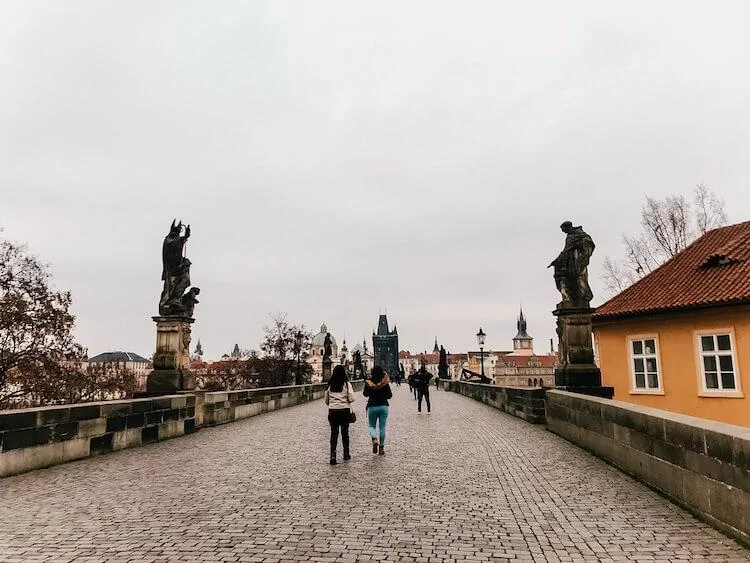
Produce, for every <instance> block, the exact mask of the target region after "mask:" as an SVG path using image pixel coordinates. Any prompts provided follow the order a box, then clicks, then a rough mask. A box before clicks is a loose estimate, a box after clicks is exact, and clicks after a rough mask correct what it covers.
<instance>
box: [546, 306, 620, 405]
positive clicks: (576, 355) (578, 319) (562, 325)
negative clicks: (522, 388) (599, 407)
mask: <svg viewBox="0 0 750 563" xmlns="http://www.w3.org/2000/svg"><path fill="white" fill-rule="evenodd" d="M595 310H596V309H592V308H591V307H589V304H588V303H571V302H563V303H559V304H558V306H557V309H555V310H554V311H553V312H552V314H553V315H555V316H556V317H557V335H558V338H559V343H558V350H559V356H560V366H559V367H557V368H555V386H556V387H557V388H558V389H563V390H565V391H571V392H573V393H583V394H585V395H595V396H597V397H604V398H607V399H611V398H612V397H613V395H614V388H613V387H602V373H601V370H600V369H599V368H598V367H597V366H596V364H595V363H594V346H593V343H592V341H591V333H592V328H591V315H592V313H593V312H594V311H595Z"/></svg>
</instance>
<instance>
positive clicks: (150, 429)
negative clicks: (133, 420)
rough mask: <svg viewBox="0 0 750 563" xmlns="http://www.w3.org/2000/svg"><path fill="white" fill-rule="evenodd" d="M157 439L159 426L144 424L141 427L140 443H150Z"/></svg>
mask: <svg viewBox="0 0 750 563" xmlns="http://www.w3.org/2000/svg"><path fill="white" fill-rule="evenodd" d="M158 441H159V426H157V425H154V426H144V427H143V428H141V443H142V444H152V443H154V442H158Z"/></svg>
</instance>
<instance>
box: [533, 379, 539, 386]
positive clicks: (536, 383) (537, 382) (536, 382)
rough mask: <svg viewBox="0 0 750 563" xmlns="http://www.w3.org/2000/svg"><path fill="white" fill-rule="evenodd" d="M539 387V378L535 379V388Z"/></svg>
mask: <svg viewBox="0 0 750 563" xmlns="http://www.w3.org/2000/svg"><path fill="white" fill-rule="evenodd" d="M537 385H539V380H537V378H536V377H535V378H534V387H536V386H537Z"/></svg>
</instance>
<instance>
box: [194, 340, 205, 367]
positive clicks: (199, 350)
mask: <svg viewBox="0 0 750 563" xmlns="http://www.w3.org/2000/svg"><path fill="white" fill-rule="evenodd" d="M193 357H194V358H195V359H196V360H198V361H199V362H200V361H201V358H202V357H203V346H201V339H200V338H199V339H198V344H196V345H195V352H194V354H193Z"/></svg>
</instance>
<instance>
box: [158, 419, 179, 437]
mask: <svg viewBox="0 0 750 563" xmlns="http://www.w3.org/2000/svg"><path fill="white" fill-rule="evenodd" d="M157 428H158V439H159V440H166V439H168V438H174V437H176V436H182V435H183V434H184V433H185V424H184V422H183V421H181V420H170V421H169V422H163V423H162V424H159V426H158V427H157Z"/></svg>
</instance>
